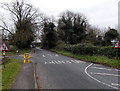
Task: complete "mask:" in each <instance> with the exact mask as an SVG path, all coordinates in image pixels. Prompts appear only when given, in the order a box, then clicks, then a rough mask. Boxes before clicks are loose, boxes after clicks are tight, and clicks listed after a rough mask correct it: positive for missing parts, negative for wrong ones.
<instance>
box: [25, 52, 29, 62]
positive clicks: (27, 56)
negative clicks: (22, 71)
mask: <svg viewBox="0 0 120 91" xmlns="http://www.w3.org/2000/svg"><path fill="white" fill-rule="evenodd" d="M24 63H30V54H29V53H24Z"/></svg>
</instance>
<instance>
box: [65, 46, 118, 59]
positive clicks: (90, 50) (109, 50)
mask: <svg viewBox="0 0 120 91" xmlns="http://www.w3.org/2000/svg"><path fill="white" fill-rule="evenodd" d="M64 50H66V51H69V52H71V53H73V54H81V55H91V56H92V55H102V56H107V57H110V58H112V57H116V51H117V50H118V57H120V48H119V49H115V48H113V47H112V46H105V47H97V46H93V45H91V44H77V45H69V46H65V47H64Z"/></svg>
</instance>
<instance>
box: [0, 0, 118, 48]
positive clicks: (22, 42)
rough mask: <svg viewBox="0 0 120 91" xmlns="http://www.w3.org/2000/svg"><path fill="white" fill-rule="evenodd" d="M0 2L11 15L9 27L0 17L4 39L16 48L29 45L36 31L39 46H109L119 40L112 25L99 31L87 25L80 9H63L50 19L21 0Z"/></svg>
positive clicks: (0, 26)
mask: <svg viewBox="0 0 120 91" xmlns="http://www.w3.org/2000/svg"><path fill="white" fill-rule="evenodd" d="M2 6H3V7H2V8H4V9H5V10H7V11H9V12H10V14H11V15H12V16H13V17H12V22H13V24H14V26H13V28H12V27H10V28H9V27H8V26H7V24H6V23H5V22H4V21H3V20H2V24H0V28H2V30H5V31H7V32H8V33H9V34H8V38H7V39H8V40H9V42H10V44H12V45H16V46H17V47H18V48H28V47H30V45H31V44H32V42H33V41H34V40H35V38H36V37H38V36H36V35H37V34H36V33H40V35H39V38H40V39H41V42H42V47H43V48H47V49H50V48H54V47H56V46H57V43H58V42H59V41H61V42H63V43H65V44H70V45H74V44H79V43H90V44H93V45H96V46H109V45H112V44H111V40H113V39H118V40H120V34H119V33H118V31H117V30H116V29H113V28H109V29H108V30H107V32H105V33H104V34H101V32H102V31H101V30H100V29H99V28H97V27H93V26H91V25H90V24H89V22H88V20H87V17H86V16H85V15H84V14H82V13H76V12H72V11H65V12H63V13H61V15H60V17H59V19H58V20H53V19H52V18H48V17H46V16H45V15H44V14H43V13H41V12H40V11H39V9H36V8H34V7H33V5H31V4H28V3H26V2H25V1H20V0H15V1H13V2H12V3H10V4H3V5H2ZM55 21H57V22H55ZM13 30H14V31H13ZM12 31H13V32H12ZM38 31H40V32H38Z"/></svg>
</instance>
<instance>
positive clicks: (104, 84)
mask: <svg viewBox="0 0 120 91" xmlns="http://www.w3.org/2000/svg"><path fill="white" fill-rule="evenodd" d="M92 65H93V63H91V64H89V65H88V66H87V67H86V68H85V73H86V74H87V75H88V76H89V77H90V78H92V79H93V80H95V81H97V82H99V83H102V84H104V85H106V86H109V87H111V88H114V89H119V88H117V87H114V86H111V85H109V84H106V83H104V82H102V81H100V80H98V79H96V78H94V77H92V76H91V75H90V74H88V72H87V69H88V68H89V67H90V66H92Z"/></svg>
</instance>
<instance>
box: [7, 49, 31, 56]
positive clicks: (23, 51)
mask: <svg viewBox="0 0 120 91" xmlns="http://www.w3.org/2000/svg"><path fill="white" fill-rule="evenodd" d="M29 52H31V49H23V50H22V49H21V50H19V53H15V51H8V52H6V56H12V55H15V54H24V53H29Z"/></svg>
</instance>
